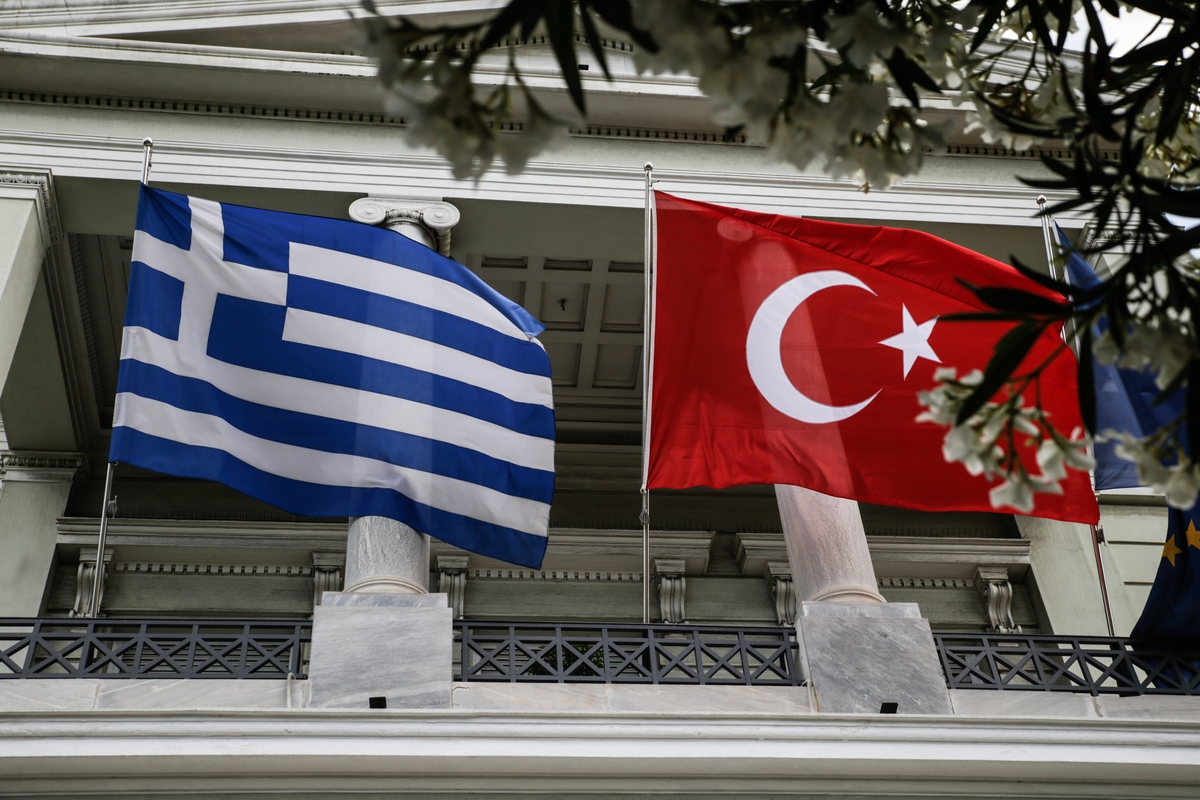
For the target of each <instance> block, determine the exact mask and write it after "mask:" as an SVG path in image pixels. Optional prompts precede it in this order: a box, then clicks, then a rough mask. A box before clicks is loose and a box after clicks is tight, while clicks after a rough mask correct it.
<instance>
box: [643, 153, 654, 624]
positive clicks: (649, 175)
mask: <svg viewBox="0 0 1200 800" xmlns="http://www.w3.org/2000/svg"><path fill="white" fill-rule="evenodd" d="M642 169H643V170H644V171H645V173H646V197H645V208H646V225H645V242H644V245H645V246H644V250H643V253H642V256H643V260H642V264H643V267H642V273H643V275H644V278H645V287H644V294H645V297H644V301H643V303H642V309H643V310H642V513H641V523H642V623H643V624H649V623H650V490H649V489H648V488H646V484H647V483H648V480H649V475H650V375H651V372H650V349H651V345H652V342H653V337H652V336H651V333H650V326H651V323H652V319H653V305H654V298H653V289H654V282H653V279H652V277H651V272H652V271H653V269H654V195H653V191H652V189H651V186H653V185H654V165H653V164H651V163H650V162H649V161H647V162H646V163H645V165H644V166H643V167H642Z"/></svg>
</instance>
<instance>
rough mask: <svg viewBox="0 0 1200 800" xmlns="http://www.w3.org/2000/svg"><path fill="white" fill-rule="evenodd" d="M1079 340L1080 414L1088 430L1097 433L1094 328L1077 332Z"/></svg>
mask: <svg viewBox="0 0 1200 800" xmlns="http://www.w3.org/2000/svg"><path fill="white" fill-rule="evenodd" d="M1076 340H1077V341H1078V342H1079V352H1078V353H1077V354H1076V357H1077V358H1078V376H1079V377H1078V379H1077V380H1078V384H1079V415H1080V416H1081V417H1082V418H1083V427H1084V428H1086V429H1087V432H1088V433H1090V434H1092V435H1093V436H1095V435H1096V372H1095V367H1094V366H1093V364H1092V329H1091V327H1090V326H1085V327H1084V329H1083V330H1082V331H1079V332H1078V333H1077V334H1076Z"/></svg>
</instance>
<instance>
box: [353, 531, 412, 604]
mask: <svg viewBox="0 0 1200 800" xmlns="http://www.w3.org/2000/svg"><path fill="white" fill-rule="evenodd" d="M345 583H346V588H345V589H344V590H343V591H346V592H359V593H368V594H426V593H427V592H428V591H429V535H428V534H424V533H421V532H419V531H416V530H413V529H412V528H410V527H409V526H408V525H405V524H404V523H403V522H398V521H396V520H394V519H390V518H388V517H352V518H351V520H350V533H349V536H347V538H346V579H345Z"/></svg>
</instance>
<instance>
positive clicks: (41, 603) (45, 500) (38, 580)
mask: <svg viewBox="0 0 1200 800" xmlns="http://www.w3.org/2000/svg"><path fill="white" fill-rule="evenodd" d="M86 465H87V459H86V457H85V456H84V455H83V454H82V453H48V452H16V453H14V452H10V451H6V452H4V453H2V454H0V470H2V471H0V476H2V484H3V487H2V488H0V542H3V543H4V555H3V557H2V558H0V617H37V616H40V615H41V614H42V612H43V611H44V610H45V604H46V592H47V591H48V588H49V586H50V582H51V581H50V579H51V571H52V568H53V566H54V563H55V548H56V546H57V542H58V527H57V523H56V521H57V519H58V518H59V517H61V516H62V515H63V512H64V511H65V510H66V506H67V497H68V496H69V495H70V493H71V486H72V484H73V482H74V481H75V478H76V477H77V476H78V475H79V473H80V472H82V471H83V470H84V469H86ZM95 553H96V548H95V547H93V548H92V549H91V552H90V553H88V552H87V548H84V556H85V557H91V558H94V557H95Z"/></svg>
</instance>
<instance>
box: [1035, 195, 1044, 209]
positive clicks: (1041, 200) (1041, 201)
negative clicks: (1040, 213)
mask: <svg viewBox="0 0 1200 800" xmlns="http://www.w3.org/2000/svg"><path fill="white" fill-rule="evenodd" d="M1037 204H1038V205H1039V206H1041V207H1042V208H1043V209H1044V208H1045V207H1046V195H1044V194H1039V195H1038V196H1037Z"/></svg>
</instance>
